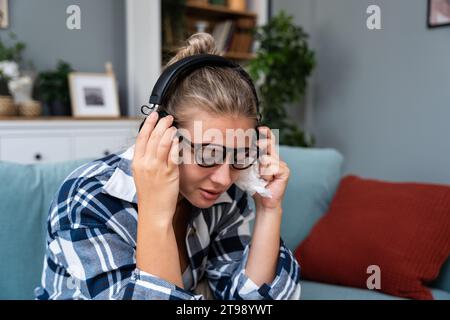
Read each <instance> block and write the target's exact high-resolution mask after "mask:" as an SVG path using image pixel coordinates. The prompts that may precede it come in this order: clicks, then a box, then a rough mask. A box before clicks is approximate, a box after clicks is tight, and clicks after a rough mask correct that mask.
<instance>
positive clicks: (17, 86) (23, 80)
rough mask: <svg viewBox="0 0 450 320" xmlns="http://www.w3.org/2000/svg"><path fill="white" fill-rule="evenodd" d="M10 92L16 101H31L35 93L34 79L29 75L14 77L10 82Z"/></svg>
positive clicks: (18, 102)
mask: <svg viewBox="0 0 450 320" xmlns="http://www.w3.org/2000/svg"><path fill="white" fill-rule="evenodd" d="M8 88H9V92H11V94H12V96H13V97H14V102H15V103H16V104H20V103H23V102H27V101H31V100H32V98H31V96H32V93H33V79H32V78H31V77H29V76H24V77H20V78H16V79H13V80H11V81H9V82H8Z"/></svg>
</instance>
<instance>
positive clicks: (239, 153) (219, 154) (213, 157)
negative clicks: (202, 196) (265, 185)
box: [178, 131, 260, 170]
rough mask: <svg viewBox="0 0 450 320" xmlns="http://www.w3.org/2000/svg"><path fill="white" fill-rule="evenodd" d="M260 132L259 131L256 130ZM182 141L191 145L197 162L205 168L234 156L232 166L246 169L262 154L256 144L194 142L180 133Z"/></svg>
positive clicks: (237, 168)
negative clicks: (237, 145)
mask: <svg viewBox="0 0 450 320" xmlns="http://www.w3.org/2000/svg"><path fill="white" fill-rule="evenodd" d="M256 132H258V131H256ZM178 136H179V139H180V142H185V143H187V144H188V145H190V147H191V150H193V151H194V159H195V163H196V164H197V165H199V166H200V167H203V168H211V167H214V166H216V165H219V164H223V163H225V161H226V159H227V156H228V155H229V154H230V153H231V154H232V156H233V158H232V159H233V160H232V163H231V165H232V167H233V168H234V169H236V170H245V169H247V168H249V167H251V166H252V165H253V164H254V163H255V162H256V160H257V159H258V157H259V155H260V149H259V147H258V146H256V145H252V146H251V147H249V148H248V147H246V148H227V147H225V146H223V145H219V144H214V143H194V142H192V141H189V140H188V139H187V138H186V137H185V136H183V135H181V134H178Z"/></svg>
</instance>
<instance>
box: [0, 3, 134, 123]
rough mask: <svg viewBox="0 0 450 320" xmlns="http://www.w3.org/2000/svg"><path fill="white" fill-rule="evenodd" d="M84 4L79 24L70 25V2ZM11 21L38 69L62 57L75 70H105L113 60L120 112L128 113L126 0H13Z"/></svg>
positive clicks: (44, 68) (11, 29) (28, 56)
mask: <svg viewBox="0 0 450 320" xmlns="http://www.w3.org/2000/svg"><path fill="white" fill-rule="evenodd" d="M72 4H76V5H79V6H80V8H81V30H68V29H67V28H66V19H67V14H66V8H67V7H68V6H69V5H72ZM9 14H10V27H9V29H6V30H2V31H0V36H1V37H2V39H3V40H4V41H6V40H7V39H8V37H7V33H8V32H9V31H13V32H14V33H16V34H17V36H18V38H19V40H20V41H23V42H25V43H26V44H27V49H26V51H25V55H24V56H25V59H26V60H32V61H33V63H34V65H35V67H36V69H37V70H46V69H51V68H54V67H55V66H56V63H57V61H58V60H59V59H63V60H65V61H67V62H69V63H71V65H72V66H73V68H74V69H75V70H77V71H83V72H104V70H105V68H104V65H105V62H107V61H111V62H112V63H113V66H114V71H115V73H116V76H117V79H118V83H119V88H120V89H119V95H120V102H121V110H122V113H123V114H125V113H127V105H126V101H127V83H126V36H125V3H124V0H95V1H92V0H70V1H69V0H33V1H30V0H10V1H9Z"/></svg>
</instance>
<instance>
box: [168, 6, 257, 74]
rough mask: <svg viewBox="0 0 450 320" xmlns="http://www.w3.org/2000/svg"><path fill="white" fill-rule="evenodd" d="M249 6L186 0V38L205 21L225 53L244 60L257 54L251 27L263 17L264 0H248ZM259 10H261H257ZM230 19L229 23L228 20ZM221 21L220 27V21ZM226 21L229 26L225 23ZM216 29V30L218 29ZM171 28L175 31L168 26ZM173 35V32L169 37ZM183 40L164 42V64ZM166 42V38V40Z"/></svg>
mask: <svg viewBox="0 0 450 320" xmlns="http://www.w3.org/2000/svg"><path fill="white" fill-rule="evenodd" d="M247 3H248V5H249V8H248V9H247V10H233V9H230V8H229V7H227V6H226V5H215V4H210V3H206V1H205V3H199V2H190V1H186V4H185V6H184V8H182V9H180V10H183V18H184V22H185V23H184V30H183V31H184V36H183V37H184V38H187V37H189V36H190V35H192V34H194V33H196V32H198V31H199V30H198V28H197V26H196V23H197V22H199V21H202V22H204V23H205V25H206V26H205V31H206V32H208V33H210V34H212V35H213V36H214V37H215V38H216V45H218V47H219V49H222V50H221V51H222V53H223V56H224V57H226V58H228V59H231V60H235V61H237V62H239V63H241V64H245V63H246V62H248V61H249V60H251V59H253V58H254V57H255V54H254V53H253V47H254V40H253V35H252V34H251V30H252V29H253V28H254V27H256V26H257V25H258V22H260V21H261V19H260V17H259V15H260V14H261V11H263V10H255V8H256V9H258V7H257V6H258V5H261V3H263V1H261V0H253V1H247ZM258 11H259V12H258ZM161 20H162V24H163V26H162V28H163V29H164V28H165V27H166V28H170V26H169V27H168V25H167V22H166V23H164V17H163V18H162V19H161ZM226 21H228V23H225V22H226ZM220 24H222V29H221V30H220V27H219V25H220ZM224 25H226V26H224ZM215 31H216V32H215ZM168 32H172V30H169V31H168ZM167 38H169V39H173V37H172V35H171V36H170V37H167ZM181 40H183V39H177V40H173V41H172V43H163V45H162V65H164V64H165V63H166V62H167V61H168V60H169V59H170V58H171V57H172V56H173V55H174V54H175V52H176V51H177V49H178V45H179V44H181ZM163 42H164V40H163Z"/></svg>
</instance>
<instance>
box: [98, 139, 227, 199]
mask: <svg viewBox="0 0 450 320" xmlns="http://www.w3.org/2000/svg"><path fill="white" fill-rule="evenodd" d="M133 155H134V145H133V146H131V147H129V148H128V149H127V150H126V151H125V152H123V153H121V154H118V155H117V156H118V157H119V158H120V160H119V163H118V165H117V168H116V169H115V170H114V172H113V174H112V176H111V177H110V178H109V179H108V180H107V182H106V183H105V185H104V186H103V190H104V191H105V192H106V193H107V194H109V195H111V196H113V197H116V198H119V199H122V200H125V201H128V202H132V203H135V204H136V203H137V195H136V185H135V183H134V179H133V172H132V170H131V162H132V159H133ZM224 202H225V203H232V202H233V199H232V198H231V197H230V195H229V194H228V192H226V191H225V192H224V193H222V194H221V195H220V196H219V198H217V200H216V201H215V202H214V204H218V203H224Z"/></svg>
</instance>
